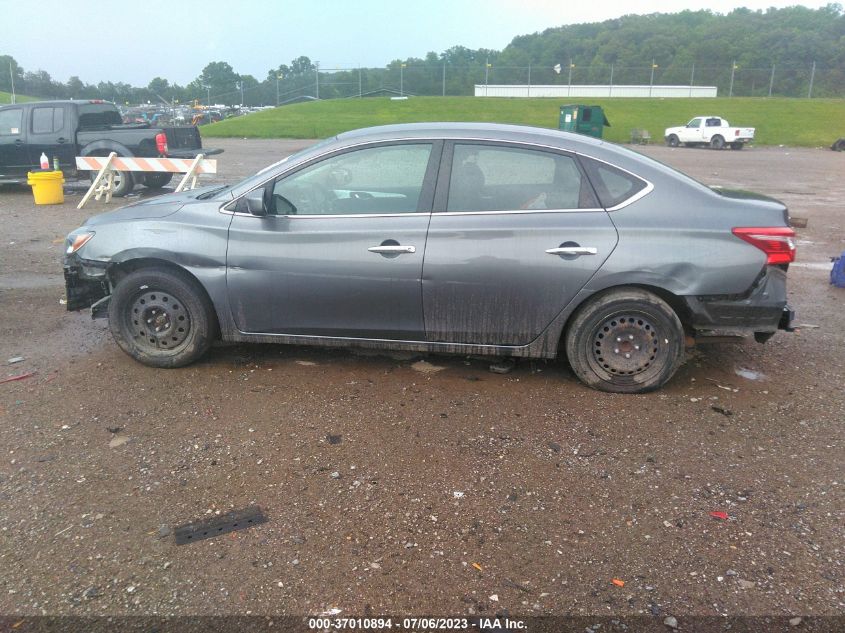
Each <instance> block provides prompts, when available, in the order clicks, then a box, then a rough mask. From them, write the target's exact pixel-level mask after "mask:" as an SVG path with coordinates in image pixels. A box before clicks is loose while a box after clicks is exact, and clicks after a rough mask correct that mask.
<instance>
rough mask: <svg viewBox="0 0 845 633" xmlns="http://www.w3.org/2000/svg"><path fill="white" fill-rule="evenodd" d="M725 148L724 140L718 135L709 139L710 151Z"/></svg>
mask: <svg viewBox="0 0 845 633" xmlns="http://www.w3.org/2000/svg"><path fill="white" fill-rule="evenodd" d="M723 147H725V139H724V137H722V136H719V135H718V134H717V135H716V136H714V137H713V138H711V139H710V149H722V148H723Z"/></svg>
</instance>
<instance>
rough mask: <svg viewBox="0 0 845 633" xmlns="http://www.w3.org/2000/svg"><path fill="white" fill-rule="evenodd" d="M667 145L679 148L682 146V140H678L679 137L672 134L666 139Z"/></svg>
mask: <svg viewBox="0 0 845 633" xmlns="http://www.w3.org/2000/svg"><path fill="white" fill-rule="evenodd" d="M666 145H668V146H669V147H677V146H678V145H680V140H679V139H678V137H677V135H675V134H670V135H669V138H667V139H666Z"/></svg>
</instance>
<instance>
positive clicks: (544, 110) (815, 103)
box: [202, 97, 845, 147]
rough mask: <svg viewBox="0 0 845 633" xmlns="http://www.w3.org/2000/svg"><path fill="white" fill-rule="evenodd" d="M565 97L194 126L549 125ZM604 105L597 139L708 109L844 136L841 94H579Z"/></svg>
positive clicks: (343, 106)
mask: <svg viewBox="0 0 845 633" xmlns="http://www.w3.org/2000/svg"><path fill="white" fill-rule="evenodd" d="M568 102H569V101H568V100H566V99H496V98H477V97H413V98H411V99H408V100H407V101H391V100H390V99H388V98H369V99H333V100H327V101H317V102H308V103H297V104H293V105H287V106H282V107H279V108H275V109H273V110H265V111H263V112H258V113H256V114H250V115H247V116H243V117H238V118H234V119H228V120H226V121H221V122H219V123H214V124H212V125H208V126H205V127H203V128H202V134H203V136H207V137H245V138H325V137H328V136H333V135H335V134H338V133H340V132H344V131H347V130H353V129H355V128H360V127H369V126H373V125H385V124H390V123H412V122H420V121H488V122H496V123H517V124H522V125H534V126H538V127H550V128H556V127H557V122H558V116H559V109H560V106H561V105H563V104H565V103H568ZM582 103H585V104H588V105H601V106H603V107H604V108H605V112H606V113H607V117H608V119H609V121H610V124H611V127H609V128H605V138H606V139H608V140H610V141H614V142H625V141H628V140H630V134H631V130H632V129H633V128H645V129H647V130H648V131H649V132H650V133H651V135H652V138H653V139H654V142H662V136H663V130H664V129H665V128H666V127H669V126H673V125H683V124H684V123H686V122H687V121H689V120H690V119H691V118H692V117H693V116H696V115H702V114H713V115H717V116H722V117H724V118H726V119H728V120H729V121H730V122H731V124H733V125H742V126H751V127H756V128H757V144H759V145H792V146H805V147H817V146H818V147H822V146H830V144H831V143H832V142H833V141H834V140H835V139H837V138H839V137H842V136H845V100H842V99H781V98H773V99H763V98H715V99H601V98H597V99H586V100H585V101H583V102H582Z"/></svg>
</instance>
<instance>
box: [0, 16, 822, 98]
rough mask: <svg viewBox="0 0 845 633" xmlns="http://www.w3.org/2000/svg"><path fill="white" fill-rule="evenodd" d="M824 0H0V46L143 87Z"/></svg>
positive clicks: (38, 65) (30, 65)
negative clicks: (687, 12)
mask: <svg viewBox="0 0 845 633" xmlns="http://www.w3.org/2000/svg"><path fill="white" fill-rule="evenodd" d="M828 1H829V0H823V1H821V2H812V1H811V2H780V1H778V0H748V1H746V2H741V1H736V0H672V1H671V2H667V1H666V0H639V1H637V2H631V1H630V0H603V1H594V2H570V1H567V0H481V1H476V0H405V1H404V2H400V1H398V0H310V1H308V0H299V1H297V2H290V1H288V0H277V1H272V0H267V1H265V2H259V1H257V0H139V1H135V2H127V1H121V0H117V1H116V0H110V1H109V2H101V1H99V0H88V1H86V2H77V1H75V0H0V54H8V55H12V56H13V57H14V58H15V59H16V60H17V61H18V63H19V64H20V65H21V66H23V67H24V70H28V71H29V70H38V69H43V70H46V71H47V72H49V73H50V74H51V75H52V77H53V78H54V79H58V80H60V81H67V79H68V78H69V77H70V76H71V75H77V76H79V77H80V78H81V79H82V80H83V81H84V82H86V83H97V82H99V81H115V82H117V81H125V82H128V83H130V84H132V85H136V86H145V85H147V84H148V83H149V81H150V80H151V79H152V78H154V77H156V76H160V77H164V78H166V79H169V80H170V81H175V82H176V83H179V84H183V85H184V84H185V83H188V82H189V81H191V80H193V79H194V78H196V77H197V75H199V74H200V72H201V71H202V69H203V67H204V66H205V65H206V64H207V63H208V62H211V61H225V62H229V63H230V64H231V65H232V66H233V67H234V69H235V72H238V73H241V74H250V75H254V76H255V77H256V78H257V79H259V80H263V79H264V77H265V76H266V74H267V71H268V70H269V69H270V68H273V67H276V66H278V65H279V64H282V63H285V64H287V63H289V62H290V60H291V59H293V58H295V57H298V56H300V55H307V56H308V57H310V58H311V59H312V61H319V62H320V67H321V68H350V67H355V66H359V65H360V66H384V65H385V64H387V63H388V62H389V61H391V60H393V59H398V58H405V57H423V56H425V54H426V53H427V52H428V51H435V52H438V53H439V52H442V51H443V50H445V49H447V48H449V47H451V46H454V45H458V44H460V45H462V46H467V47H469V48H492V49H498V50H501V49H502V48H504V47H505V46H507V44H508V43H509V42H510V41H511V40H512V39H513V38H514V36H516V35H524V34H526V33H533V32H535V31H542V30H544V29H546V28H549V27H553V26H561V25H563V24H576V23H581V22H596V21H602V20H607V19H610V18H615V17H619V16H622V15H625V14H629V13H640V14H643V13H655V12H669V11H672V12H676V11H681V10H683V9H686V8H689V9H694V10H695V9H711V10H713V11H717V12H719V13H727V12H729V11H731V10H732V9H734V8H736V7H739V6H744V7H748V8H750V9H765V8H766V7H770V6H777V7H784V6H790V5H795V4H801V5H804V6H807V7H812V8H818V7H821V6H824V5H826V4H828ZM0 72H2V69H0Z"/></svg>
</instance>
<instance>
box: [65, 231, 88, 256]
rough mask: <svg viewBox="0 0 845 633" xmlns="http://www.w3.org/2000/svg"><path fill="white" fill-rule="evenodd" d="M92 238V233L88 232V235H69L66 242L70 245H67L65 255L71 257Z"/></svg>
mask: <svg viewBox="0 0 845 633" xmlns="http://www.w3.org/2000/svg"><path fill="white" fill-rule="evenodd" d="M92 237H94V232H93V231H89V232H88V233H77V234H76V235H69V236H68V242H70V243H69V244H68V247H67V250H66V251H65V253H67V254H68V255H72V254H73V253H75V252H76V251H78V250H79V249H80V248H82V247H83V246H85V245H86V244H87V243H88V240H90V239H91V238H92Z"/></svg>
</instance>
